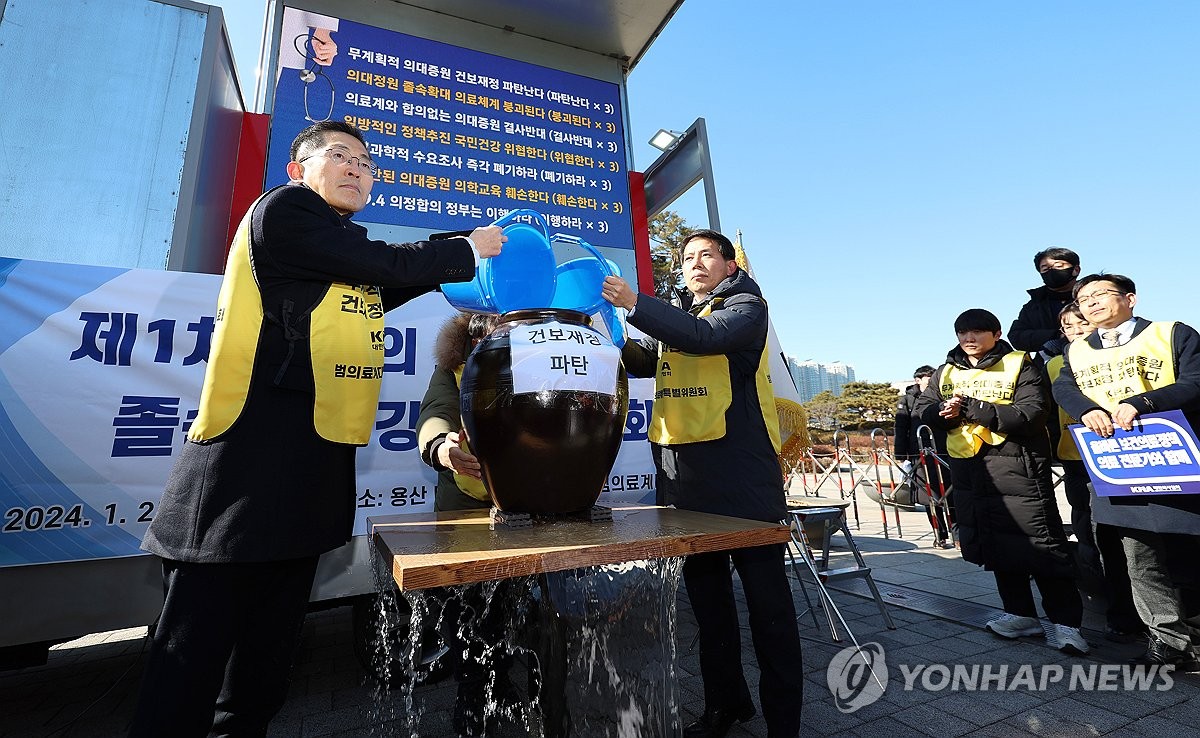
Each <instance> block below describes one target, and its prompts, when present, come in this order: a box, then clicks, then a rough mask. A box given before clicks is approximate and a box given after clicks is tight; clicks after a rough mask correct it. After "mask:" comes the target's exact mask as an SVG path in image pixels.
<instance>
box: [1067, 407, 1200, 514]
mask: <svg viewBox="0 0 1200 738" xmlns="http://www.w3.org/2000/svg"><path fill="white" fill-rule="evenodd" d="M1070 430H1071V433H1072V434H1073V435H1074V437H1075V445H1076V446H1078V447H1079V451H1080V455H1081V456H1082V458H1083V461H1084V464H1085V465H1086V467H1087V471H1088V476H1089V477H1091V479H1092V485H1093V486H1094V487H1095V489H1096V494H1097V495H1100V496H1101V497H1112V496H1129V495H1179V494H1197V493H1200V443H1197V440H1196V433H1195V431H1193V430H1192V427H1191V425H1190V424H1189V423H1188V421H1187V419H1186V418H1184V417H1183V413H1182V412H1180V411H1178V410H1168V411H1166V412H1161V413H1152V414H1149V415H1142V416H1140V417H1139V418H1138V419H1137V422H1136V423H1135V424H1134V426H1133V429H1132V430H1129V431H1125V430H1121V429H1120V428H1115V429H1114V433H1113V436H1112V437H1111V438H1101V437H1100V436H1099V435H1097V434H1096V433H1093V432H1092V431H1090V430H1088V429H1087V428H1086V427H1085V426H1083V425H1072V426H1070Z"/></svg>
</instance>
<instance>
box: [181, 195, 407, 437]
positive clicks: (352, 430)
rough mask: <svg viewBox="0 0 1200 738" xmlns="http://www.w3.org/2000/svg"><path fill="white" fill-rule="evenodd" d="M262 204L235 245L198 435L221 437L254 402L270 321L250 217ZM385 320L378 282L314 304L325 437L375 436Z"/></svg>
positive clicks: (317, 409) (333, 291)
mask: <svg viewBox="0 0 1200 738" xmlns="http://www.w3.org/2000/svg"><path fill="white" fill-rule="evenodd" d="M259 199H260V200H261V199H262V198H261V197H260V198H259ZM257 206H258V201H257V200H256V201H255V203H254V205H251V206H250V209H249V210H248V211H247V212H246V215H245V217H244V218H242V222H241V225H239V226H238V229H237V232H236V233H235V234H234V237H233V244H232V245H231V246H230V248H229V260H228V263H227V264H226V266H225V279H224V281H223V282H222V283H221V292H220V295H219V296H218V298H217V315H216V327H215V330H214V331H213V338H212V349H211V351H210V352H209V357H208V371H207V372H206V373H205V375H204V387H203V389H202V390H201V392H200V408H199V411H198V412H197V414H196V420H195V422H193V423H192V427H191V430H190V431H189V432H188V440H190V441H193V442H196V443H203V442H206V441H212V440H214V439H216V438H218V437H220V435H221V434H222V433H225V432H226V431H228V430H229V429H230V428H231V427H233V424H234V422H236V421H237V419H238V417H240V416H241V414H242V412H243V410H244V409H245V406H246V397H247V395H248V394H249V390H250V381H251V376H252V375H253V373H254V370H255V363H256V359H257V350H258V345H259V338H260V336H261V333H262V330H263V321H264V315H263V303H262V293H261V292H260V291H259V288H258V282H257V280H256V279H255V276H254V269H253V265H252V264H251V261H250V258H251V254H250V217H251V213H253V212H254V208H255V207H257ZM383 327H384V326H383V303H382V301H381V299H380V294H379V288H378V287H370V286H360V285H350V284H341V283H336V282H335V283H333V284H331V285H330V286H329V289H328V291H327V292H326V293H325V296H324V297H323V298H322V299H321V301H320V303H318V304H317V306H316V307H315V308H313V310H312V312H311V315H310V318H309V346H310V347H311V349H310V355H311V360H312V361H311V365H312V372H313V393H314V396H313V426H314V427H315V428H316V431H317V433H318V434H319V435H320V436H321V438H324V439H325V440H327V441H332V442H334V443H346V444H354V445H358V446H361V445H365V444H366V443H367V442H369V441H370V439H371V431H372V429H373V428H374V425H375V416H376V414H377V412H378V406H379V387H380V384H381V383H382V381H383V349H384V339H383Z"/></svg>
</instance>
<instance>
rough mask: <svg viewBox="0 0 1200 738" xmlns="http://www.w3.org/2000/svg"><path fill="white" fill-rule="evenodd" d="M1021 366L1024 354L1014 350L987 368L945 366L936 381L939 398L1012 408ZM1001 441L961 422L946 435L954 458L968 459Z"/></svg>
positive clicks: (999, 435) (993, 433)
mask: <svg viewBox="0 0 1200 738" xmlns="http://www.w3.org/2000/svg"><path fill="white" fill-rule="evenodd" d="M1024 363H1025V352H1023V351H1013V352H1011V353H1008V354H1005V355H1004V357H1003V358H1001V359H1000V361H999V362H997V363H995V364H993V365H992V366H990V367H988V368H987V369H976V368H971V369H960V368H958V367H956V366H954V365H953V364H947V365H946V368H945V370H944V371H943V372H942V377H941V380H940V382H939V388H940V389H941V393H942V397H950V396H951V395H954V394H960V395H964V396H966V397H972V398H974V399H976V400H984V401H986V402H990V403H992V404H994V405H1011V404H1012V400H1013V394H1014V393H1015V392H1016V390H1017V378H1018V377H1019V376H1020V375H1021V366H1022V365H1023V364H1024ZM1004 439H1005V436H1004V434H1003V433H999V432H997V431H994V430H989V429H988V428H985V427H983V426H982V425H979V424H978V423H963V424H962V425H960V426H958V427H957V428H954V429H952V430H950V431H948V432H947V433H946V450H947V451H949V452H950V455H951V456H952V457H954V458H956V459H969V458H971V457H973V456H975V455H976V454H978V453H979V451H980V449H982V448H983V444H985V443H987V444H989V445H992V446H999V445H1000V444H1001V443H1004Z"/></svg>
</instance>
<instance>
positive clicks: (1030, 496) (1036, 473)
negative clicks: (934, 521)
mask: <svg viewBox="0 0 1200 738" xmlns="http://www.w3.org/2000/svg"><path fill="white" fill-rule="evenodd" d="M1011 351H1012V347H1011V346H1009V345H1008V343H1007V342H1005V341H999V342H998V343H997V344H996V346H995V348H993V349H992V350H991V351H990V352H988V353H987V354H986V355H985V356H984V357H983V358H982V359H980V361H979V364H978V367H977V368H985V369H986V368H988V367H991V366H995V365H996V364H997V363H998V362H999V361H1000V359H1001V358H1003V357H1004V356H1005V355H1006V354H1008V353H1010V352H1011ZM951 364H952V365H954V366H956V367H959V368H964V369H965V368H969V367H970V364H969V361H968V359H967V356H966V354H965V353H964V352H963V350H962V349H961V348H959V347H957V346H955V347H954V349H952V350H951V351H950V353H949V354H948V355H947V356H946V364H943V365H942V366H940V367H938V370H937V373H936V374H934V377H933V380H932V381H931V382H930V383H929V387H928V388H927V389H926V390H925V392H924V393H923V394H922V395H921V398H920V403H919V405H918V408H919V413H920V416H921V418H922V420H923V421H924V422H925V423H928V424H929V425H931V426H935V427H940V428H944V429H946V430H947V431H949V430H952V429H953V428H956V427H957V426H958V425H960V424H961V423H962V422H963V421H969V422H972V423H977V424H979V425H982V426H984V427H986V428H988V429H989V430H992V431H997V432H999V433H1003V434H1005V440H1004V441H1003V442H1002V443H1000V444H999V445H997V446H992V445H989V444H986V443H985V444H984V446H983V448H982V449H981V450H980V452H979V453H978V454H977V455H975V456H974V457H972V458H969V459H956V458H951V459H950V471H951V474H952V475H953V477H954V507H955V522H956V523H957V524H958V533H959V541H960V543H961V545H962V555H963V558H964V559H966V560H967V561H970V562H971V563H973V564H980V565H982V566H983V567H985V568H987V569H989V570H993V571H1010V572H1022V573H1025V572H1027V573H1033V572H1039V573H1046V574H1054V575H1058V576H1071V575H1073V574H1074V569H1073V564H1072V559H1071V556H1070V554H1069V553H1068V551H1067V546H1066V535H1065V533H1064V532H1063V525H1062V517H1061V516H1060V515H1059V512H1058V503H1057V501H1056V500H1055V497H1054V483H1053V481H1052V479H1051V476H1050V440H1049V437H1048V436H1047V434H1046V417H1047V409H1048V407H1049V388H1048V387H1046V384H1045V381H1044V379H1043V377H1042V372H1041V371H1040V370H1039V369H1038V368H1037V367H1035V366H1034V365H1033V363H1032V362H1030V361H1029V360H1028V359H1026V360H1025V362H1024V364H1023V365H1022V366H1021V373H1020V375H1019V376H1018V378H1017V386H1016V391H1015V392H1014V395H1013V401H1012V403H1011V404H1009V405H1002V404H996V403H991V402H985V401H982V400H976V399H970V400H969V401H967V402H964V403H963V411H962V413H961V414H960V416H959V418H958V419H955V420H946V419H945V418H942V417H941V416H940V415H938V410H939V409H940V407H941V404H942V402H943V400H945V399H946V398H945V397H943V396H942V394H941V389H940V385H941V378H942V376H943V374H944V373H945V371H946V367H947V366H948V365H951Z"/></svg>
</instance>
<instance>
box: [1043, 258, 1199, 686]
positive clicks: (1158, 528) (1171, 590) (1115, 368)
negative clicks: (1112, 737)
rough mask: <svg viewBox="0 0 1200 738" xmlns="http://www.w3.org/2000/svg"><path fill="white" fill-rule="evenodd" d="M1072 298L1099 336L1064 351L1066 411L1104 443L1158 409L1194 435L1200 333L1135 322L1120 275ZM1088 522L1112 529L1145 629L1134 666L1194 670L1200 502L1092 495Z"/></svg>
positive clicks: (1130, 287) (1091, 283) (1133, 299)
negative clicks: (1179, 415) (1180, 419)
mask: <svg viewBox="0 0 1200 738" xmlns="http://www.w3.org/2000/svg"><path fill="white" fill-rule="evenodd" d="M1075 299H1076V301H1077V302H1078V303H1079V307H1080V309H1081V310H1082V311H1083V315H1084V317H1086V318H1087V319H1088V321H1089V322H1091V323H1092V324H1093V325H1095V326H1096V332H1095V333H1093V334H1092V335H1090V336H1088V337H1087V338H1086V339H1083V340H1079V341H1075V342H1073V343H1072V344H1071V345H1070V346H1068V347H1067V352H1066V360H1065V362H1064V364H1063V369H1062V372H1061V373H1060V374H1059V375H1058V379H1056V380H1055V382H1054V399H1055V400H1057V401H1058V404H1059V405H1061V406H1062V408H1063V410H1064V411H1066V413H1067V414H1068V415H1070V416H1071V417H1073V418H1079V422H1080V423H1082V424H1083V425H1085V426H1087V428H1088V429H1089V430H1091V431H1093V432H1095V433H1096V434H1097V435H1099V436H1101V437H1102V438H1109V437H1111V436H1112V435H1113V432H1114V431H1113V429H1114V428H1121V429H1123V430H1131V429H1133V428H1134V426H1135V424H1136V423H1137V419H1138V417H1139V416H1141V415H1146V414H1148V413H1154V412H1161V411H1165V410H1181V411H1183V414H1184V417H1185V418H1186V419H1187V421H1188V423H1189V424H1190V425H1191V426H1192V429H1193V430H1195V429H1196V428H1197V427H1200V426H1197V423H1198V422H1200V334H1197V332H1196V331H1195V329H1193V328H1191V327H1190V326H1187V325H1184V324H1183V323H1176V322H1170V321H1162V322H1158V321H1155V322H1151V321H1149V320H1144V319H1142V318H1136V317H1134V315H1133V309H1134V307H1135V306H1136V305H1137V290H1136V287H1135V285H1134V283H1133V280H1131V279H1129V278H1128V277H1125V276H1122V275H1119V274H1091V275H1088V276H1087V277H1084V278H1083V279H1081V280H1079V283H1078V284H1077V285H1076V287H1075ZM1092 517H1093V518H1094V519H1095V521H1096V522H1097V523H1106V524H1108V525H1113V526H1117V527H1118V533H1119V535H1120V539H1121V545H1122V548H1124V550H1125V556H1126V559H1127V560H1128V562H1129V577H1130V583H1131V584H1132V588H1133V602H1134V605H1136V607H1137V612H1138V616H1139V617H1141V619H1142V622H1144V623H1145V624H1146V625H1147V626H1148V627H1149V629H1150V642H1149V645H1148V647H1147V650H1146V653H1145V654H1144V655H1143V656H1142V657H1141V658H1140V659H1138V661H1139V662H1141V663H1147V664H1171V665H1174V666H1176V668H1179V669H1186V670H1189V671H1193V670H1196V669H1197V668H1200V663H1197V659H1196V652H1195V644H1196V643H1198V642H1200V566H1198V565H1197V562H1200V495H1147V496H1141V495H1139V496H1135V497H1134V496H1113V497H1100V496H1096V495H1093V497H1092Z"/></svg>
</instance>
